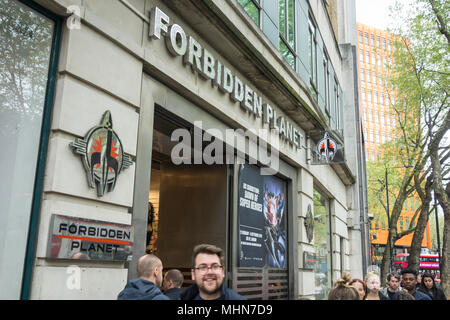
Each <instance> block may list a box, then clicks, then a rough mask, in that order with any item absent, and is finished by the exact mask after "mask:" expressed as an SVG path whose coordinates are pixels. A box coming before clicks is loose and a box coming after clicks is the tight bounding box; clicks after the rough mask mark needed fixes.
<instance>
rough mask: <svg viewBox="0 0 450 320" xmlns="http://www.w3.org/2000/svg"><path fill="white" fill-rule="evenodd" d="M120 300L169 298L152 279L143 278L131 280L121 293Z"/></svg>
mask: <svg viewBox="0 0 450 320" xmlns="http://www.w3.org/2000/svg"><path fill="white" fill-rule="evenodd" d="M117 299H118V300H169V298H168V297H166V296H165V295H164V294H163V293H162V292H161V290H159V288H158V287H157V286H156V285H155V284H154V283H153V282H151V281H148V280H144V279H141V278H137V279H133V280H130V281H129V282H128V283H127V285H126V286H125V288H124V289H123V290H122V291H121V292H120V293H119V295H118V297H117Z"/></svg>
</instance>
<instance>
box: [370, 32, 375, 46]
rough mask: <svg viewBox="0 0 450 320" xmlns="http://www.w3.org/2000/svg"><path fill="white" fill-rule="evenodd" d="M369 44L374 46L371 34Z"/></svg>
mask: <svg viewBox="0 0 450 320" xmlns="http://www.w3.org/2000/svg"><path fill="white" fill-rule="evenodd" d="M370 45H371V46H372V47H374V46H375V45H374V43H373V34H371V35H370Z"/></svg>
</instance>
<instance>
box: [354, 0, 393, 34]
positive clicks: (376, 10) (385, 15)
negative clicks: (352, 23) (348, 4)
mask: <svg viewBox="0 0 450 320" xmlns="http://www.w3.org/2000/svg"><path fill="white" fill-rule="evenodd" d="M355 2H356V21H357V22H360V23H363V24H366V25H368V26H371V27H375V28H377V29H383V30H386V29H387V28H388V26H389V6H393V5H394V3H395V0H355Z"/></svg>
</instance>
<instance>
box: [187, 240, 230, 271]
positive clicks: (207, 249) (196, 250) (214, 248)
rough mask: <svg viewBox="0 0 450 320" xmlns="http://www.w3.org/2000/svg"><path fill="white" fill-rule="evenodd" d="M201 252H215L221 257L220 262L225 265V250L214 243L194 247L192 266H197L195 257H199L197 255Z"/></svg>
mask: <svg viewBox="0 0 450 320" xmlns="http://www.w3.org/2000/svg"><path fill="white" fill-rule="evenodd" d="M200 253H206V254H215V255H217V256H218V257H219V259H220V264H221V265H223V250H222V249H221V248H219V247H217V246H215V245H212V244H205V243H203V244H199V245H197V246H195V247H194V250H193V253H192V267H193V268H195V259H196V258H197V255H199V254H200Z"/></svg>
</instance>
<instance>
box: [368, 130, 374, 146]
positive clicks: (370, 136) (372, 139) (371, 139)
mask: <svg viewBox="0 0 450 320" xmlns="http://www.w3.org/2000/svg"><path fill="white" fill-rule="evenodd" d="M369 142H371V143H374V142H375V140H374V138H373V129H370V131H369Z"/></svg>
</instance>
